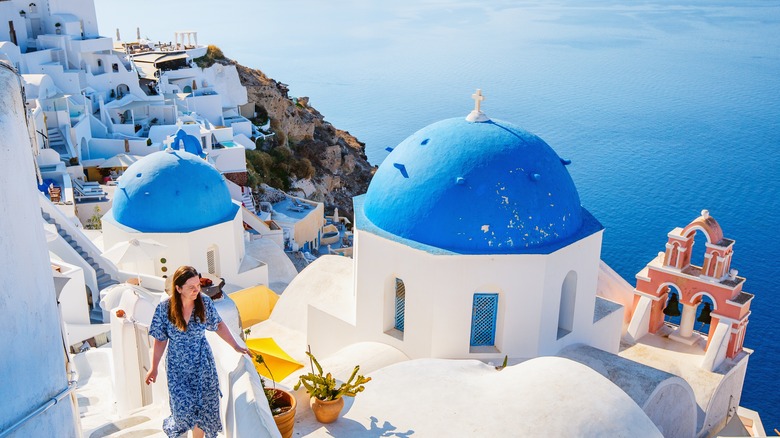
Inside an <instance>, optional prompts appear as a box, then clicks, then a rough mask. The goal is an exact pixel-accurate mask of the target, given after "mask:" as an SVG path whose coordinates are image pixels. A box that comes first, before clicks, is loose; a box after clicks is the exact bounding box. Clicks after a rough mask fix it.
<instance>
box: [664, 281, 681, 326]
mask: <svg viewBox="0 0 780 438" xmlns="http://www.w3.org/2000/svg"><path fill="white" fill-rule="evenodd" d="M661 288H662V289H663V288H665V289H666V291H665V292H666V294H667V295H666V301H665V302H664V306H663V309H664V323H665V324H667V325H672V326H676V327H679V326H680V321H681V316H682V305H681V304H679V303H680V302H681V301H682V300H683V298H682V293H681V292H680V288H679V287H677V285H676V284H674V283H665V284H663V285H662V286H661ZM662 293H663V292H662ZM675 303H677V304H675ZM675 306H676V307H675ZM675 309H676V311H675Z"/></svg>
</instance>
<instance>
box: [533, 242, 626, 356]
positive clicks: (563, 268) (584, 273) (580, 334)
mask: <svg viewBox="0 0 780 438" xmlns="http://www.w3.org/2000/svg"><path fill="white" fill-rule="evenodd" d="M602 233H603V231H598V232H596V233H594V234H592V235H590V236H588V237H585V238H583V239H580V240H578V241H577V242H574V243H572V244H571V245H569V246H567V247H564V248H561V249H559V250H558V251H556V252H554V253H552V254H549V255H548V256H546V258H547V263H546V265H545V267H546V273H545V285H544V291H543V297H544V298H543V303H542V308H541V313H542V314H543V315H546V317H545V318H544V319H543V321H542V327H540V330H541V332H540V336H541V341H540V346H539V353H540V354H541V355H551V354H555V353H556V352H558V351H559V350H560V349H562V348H563V347H565V346H567V345H572V344H576V343H584V344H588V345H592V344H593V341H592V340H597V339H599V338H603V337H604V336H608V335H609V333H604V330H603V329H602V330H597V326H594V324H593V311H594V308H595V303H596V289H597V284H598V274H599V263H600V261H601V238H602ZM572 271H573V272H574V273H575V274H576V284H575V290H576V293H575V300H574V301H575V302H574V321H573V322H574V326H573V329H572V332H571V333H569V334H567V335H564V336H563V337H561V338H560V339H558V324H559V321H558V315H559V306H560V305H561V297H562V294H561V287H562V286H563V283H564V280H565V278H566V276H567V275H568V274H569V272H572ZM606 329H607V330H608V331H609V332H612V330H610V329H611V328H610V327H606ZM599 332H601V333H599ZM613 334H615V335H617V336H618V337H619V334H620V326H618V327H617V329H616V330H614V333H613ZM612 339H615V338H614V336H613V337H612ZM617 347H618V345H617V344H616V345H615V346H614V349H617Z"/></svg>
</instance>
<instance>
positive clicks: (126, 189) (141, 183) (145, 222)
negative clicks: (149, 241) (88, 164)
mask: <svg viewBox="0 0 780 438" xmlns="http://www.w3.org/2000/svg"><path fill="white" fill-rule="evenodd" d="M111 210H112V212H113V215H114V219H115V220H116V221H117V222H119V223H120V224H122V225H125V226H127V227H129V228H132V229H134V230H136V231H141V232H147V233H183V232H189V231H193V230H197V229H201V228H206V227H210V226H212V225H216V224H219V223H222V222H225V221H228V220H231V219H233V217H235V214H236V211H238V206H237V205H236V204H234V203H233V202H232V200H231V198H230V192H229V191H228V187H227V184H226V183H225V180H224V178H223V177H222V174H220V173H219V171H217V169H215V168H214V166H212V165H211V164H209V163H207V162H206V161H204V160H203V159H202V158H199V157H197V156H196V155H193V154H191V153H189V152H185V151H172V152H168V151H163V152H155V153H153V154H150V155H147V156H146V157H144V158H142V159H140V160H138V161H137V162H135V163H133V164H132V165H131V166H130V167H128V168H127V170H126V171H125V173H124V174H122V176H121V177H120V178H119V183H118V185H117V188H116V190H115V192H114V203H113V206H112V208H111Z"/></svg>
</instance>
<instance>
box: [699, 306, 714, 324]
mask: <svg viewBox="0 0 780 438" xmlns="http://www.w3.org/2000/svg"><path fill="white" fill-rule="evenodd" d="M710 313H712V308H711V307H710V303H708V302H706V301H705V302H704V308H703V309H701V314H700V315H699V317H698V318H696V321H699V322H703V323H704V324H709V323H710V322H712V316H711V315H710Z"/></svg>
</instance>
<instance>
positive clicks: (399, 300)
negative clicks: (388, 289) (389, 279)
mask: <svg viewBox="0 0 780 438" xmlns="http://www.w3.org/2000/svg"><path fill="white" fill-rule="evenodd" d="M405 311H406V287H405V286H404V281H403V280H401V279H400V278H396V279H395V329H396V330H398V331H404V312H405Z"/></svg>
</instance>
